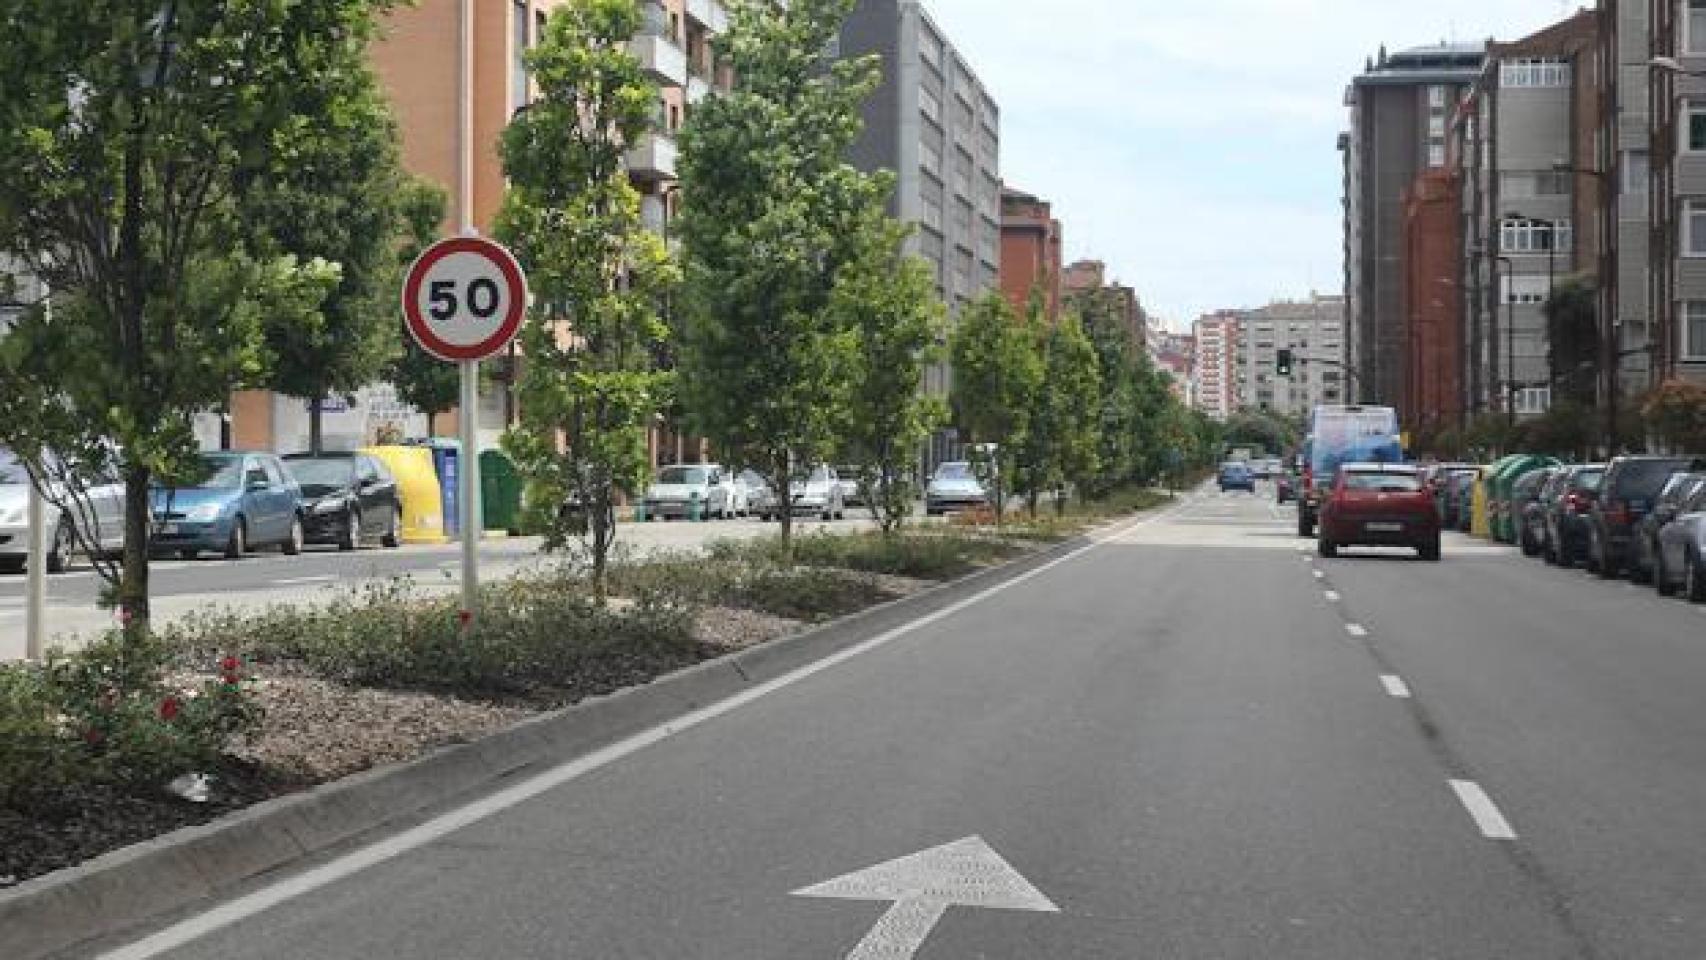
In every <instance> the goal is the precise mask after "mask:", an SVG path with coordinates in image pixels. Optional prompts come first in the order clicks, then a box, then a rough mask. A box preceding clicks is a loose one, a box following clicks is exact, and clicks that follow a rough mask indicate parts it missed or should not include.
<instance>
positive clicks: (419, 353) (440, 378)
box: [383, 178, 462, 434]
mask: <svg viewBox="0 0 1706 960" xmlns="http://www.w3.org/2000/svg"><path fill="white" fill-rule="evenodd" d="M447 206H448V203H447V199H446V197H445V194H444V190H443V188H441V187H439V186H438V185H437V184H434V183H431V182H428V181H426V180H421V179H419V178H412V179H409V180H407V181H405V182H404V183H403V186H402V193H401V195H400V197H399V199H398V209H399V211H400V213H401V216H402V222H403V228H402V239H403V243H402V245H401V247H400V248H399V252H398V257H397V264H398V266H399V268H400V269H401V270H405V271H406V270H407V269H408V266H409V265H410V264H412V263H413V262H414V261H415V258H417V257H419V256H420V255H421V253H422V251H424V250H426V248H427V247H429V246H431V245H432V243H433V241H434V240H436V239H438V235H439V225H440V224H442V223H443V222H444V213H445V209H446V208H447ZM393 324H394V325H393V327H392V329H394V330H396V331H397V332H398V335H399V337H400V341H401V343H400V347H399V349H398V350H397V351H396V352H395V353H393V354H392V355H391V359H390V360H389V361H388V362H387V363H386V364H385V367H384V370H383V376H384V377H385V379H386V380H387V381H388V382H389V383H390V384H391V385H392V386H394V387H396V388H397V397H398V399H400V400H402V401H403V402H404V403H406V404H408V405H409V406H411V407H414V408H415V409H416V410H419V411H420V412H421V413H424V414H426V418H427V433H429V434H431V433H434V432H435V431H436V430H437V427H438V416H439V414H441V413H445V412H446V411H448V410H450V408H451V407H454V406H456V402H457V400H458V399H459V396H460V392H461V384H462V380H461V373H460V371H459V370H458V369H457V367H456V364H454V363H445V362H444V361H443V360H440V359H438V358H437V357H435V356H433V355H432V354H430V353H427V352H426V351H425V350H422V349H421V346H420V344H418V343H416V342H415V339H414V337H412V336H410V335H409V333H408V331H407V330H406V329H405V328H404V325H403V322H402V318H401V317H394V318H393Z"/></svg>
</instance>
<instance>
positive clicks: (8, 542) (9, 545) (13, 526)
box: [0, 447, 124, 573]
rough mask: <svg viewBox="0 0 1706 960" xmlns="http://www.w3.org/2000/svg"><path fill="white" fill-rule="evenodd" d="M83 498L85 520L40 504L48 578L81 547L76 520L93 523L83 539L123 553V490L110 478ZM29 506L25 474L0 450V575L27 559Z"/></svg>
mask: <svg viewBox="0 0 1706 960" xmlns="http://www.w3.org/2000/svg"><path fill="white" fill-rule="evenodd" d="M83 499H85V500H86V501H87V507H88V510H89V516H87V517H82V518H79V517H76V516H74V515H73V514H72V513H66V512H64V511H62V510H60V509H59V508H58V507H56V506H54V505H53V504H52V503H51V502H43V504H42V516H43V518H44V520H45V522H46V525H47V530H48V535H47V564H46V567H47V571H48V572H49V573H59V572H61V571H63V570H64V569H65V565H66V563H67V562H68V561H69V560H70V557H71V555H72V554H74V553H76V552H78V551H79V550H80V549H82V548H83V544H82V543H80V542H79V538H78V537H77V531H76V529H75V525H76V524H77V523H78V522H79V520H82V521H83V522H84V523H85V525H86V526H87V525H88V524H89V522H90V521H92V522H93V527H92V529H86V530H84V531H82V533H83V538H82V539H83V540H85V541H93V542H94V543H95V545H96V546H97V548H98V549H99V550H100V551H101V552H102V553H105V554H109V555H111V554H115V553H118V552H119V551H121V550H123V549H124V485H123V484H121V483H119V482H118V481H117V479H109V480H108V481H107V482H103V483H100V484H98V485H96V486H93V487H90V488H89V489H88V491H87V492H86V494H85V496H84V498H83ZM29 504H30V476H29V473H28V472H27V471H26V470H25V469H24V465H23V464H22V463H20V462H18V458H17V457H16V456H14V455H13V453H12V451H10V450H7V449H5V448H3V447H0V571H4V572H7V573H16V572H18V571H19V570H22V569H23V567H24V563H25V561H26V560H27V559H28V558H29V554H30V536H29V534H30V531H29ZM75 512H76V511H74V513H75Z"/></svg>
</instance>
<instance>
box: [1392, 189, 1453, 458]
mask: <svg viewBox="0 0 1706 960" xmlns="http://www.w3.org/2000/svg"><path fill="white" fill-rule="evenodd" d="M1462 237H1463V190H1462V185H1461V181H1460V180H1459V179H1458V177H1457V176H1456V175H1455V174H1454V173H1452V172H1451V171H1449V170H1428V171H1426V172H1424V173H1423V174H1422V175H1421V176H1420V177H1417V178H1416V181H1415V183H1413V184H1411V186H1410V189H1408V190H1406V191H1405V192H1404V271H1405V277H1404V280H1405V282H1404V314H1403V317H1404V343H1405V347H1404V350H1405V361H1406V363H1407V364H1408V369H1407V370H1406V372H1405V377H1404V393H1403V396H1402V399H1401V402H1400V403H1399V406H1398V410H1399V414H1400V416H1401V417H1402V418H1403V423H1404V427H1405V429H1406V430H1409V431H1411V432H1412V433H1418V434H1419V433H1437V432H1438V431H1440V430H1445V429H1455V428H1460V427H1461V426H1462V419H1463V410H1464V408H1463V389H1462V388H1463V369H1464V355H1463V326H1462V323H1461V318H1462V316H1463V309H1464V302H1463V287H1462V284H1461V283H1460V282H1459V277H1460V271H1461V267H1462V262H1463V261H1462V257H1463V254H1462V248H1463V243H1462Z"/></svg>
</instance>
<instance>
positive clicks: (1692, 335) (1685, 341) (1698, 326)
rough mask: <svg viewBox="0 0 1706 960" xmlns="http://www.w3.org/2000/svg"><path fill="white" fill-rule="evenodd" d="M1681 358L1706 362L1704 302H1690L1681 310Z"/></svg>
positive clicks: (1705, 313) (1705, 306)
mask: <svg viewBox="0 0 1706 960" xmlns="http://www.w3.org/2000/svg"><path fill="white" fill-rule="evenodd" d="M1682 317H1683V330H1682V356H1683V359H1685V360H1692V361H1695V362H1706V300H1690V301H1688V302H1687V303H1685V304H1683V310H1682Z"/></svg>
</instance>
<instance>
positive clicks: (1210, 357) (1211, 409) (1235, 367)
mask: <svg viewBox="0 0 1706 960" xmlns="http://www.w3.org/2000/svg"><path fill="white" fill-rule="evenodd" d="M1242 327H1243V315H1242V314H1241V313H1240V312H1238V311H1236V310H1221V311H1219V312H1216V313H1211V314H1205V315H1204V316H1202V317H1199V318H1198V319H1197V322H1196V346H1197V349H1196V364H1195V374H1194V380H1195V384H1196V386H1195V389H1194V393H1195V394H1196V406H1197V409H1198V410H1201V411H1202V412H1203V413H1206V414H1208V415H1209V416H1211V417H1213V418H1215V419H1216V420H1225V419H1227V418H1228V417H1230V416H1232V415H1233V414H1234V413H1237V412H1238V409H1239V405H1240V404H1239V397H1238V371H1239V363H1238V356H1239V336H1240V331H1241V329H1242Z"/></svg>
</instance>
